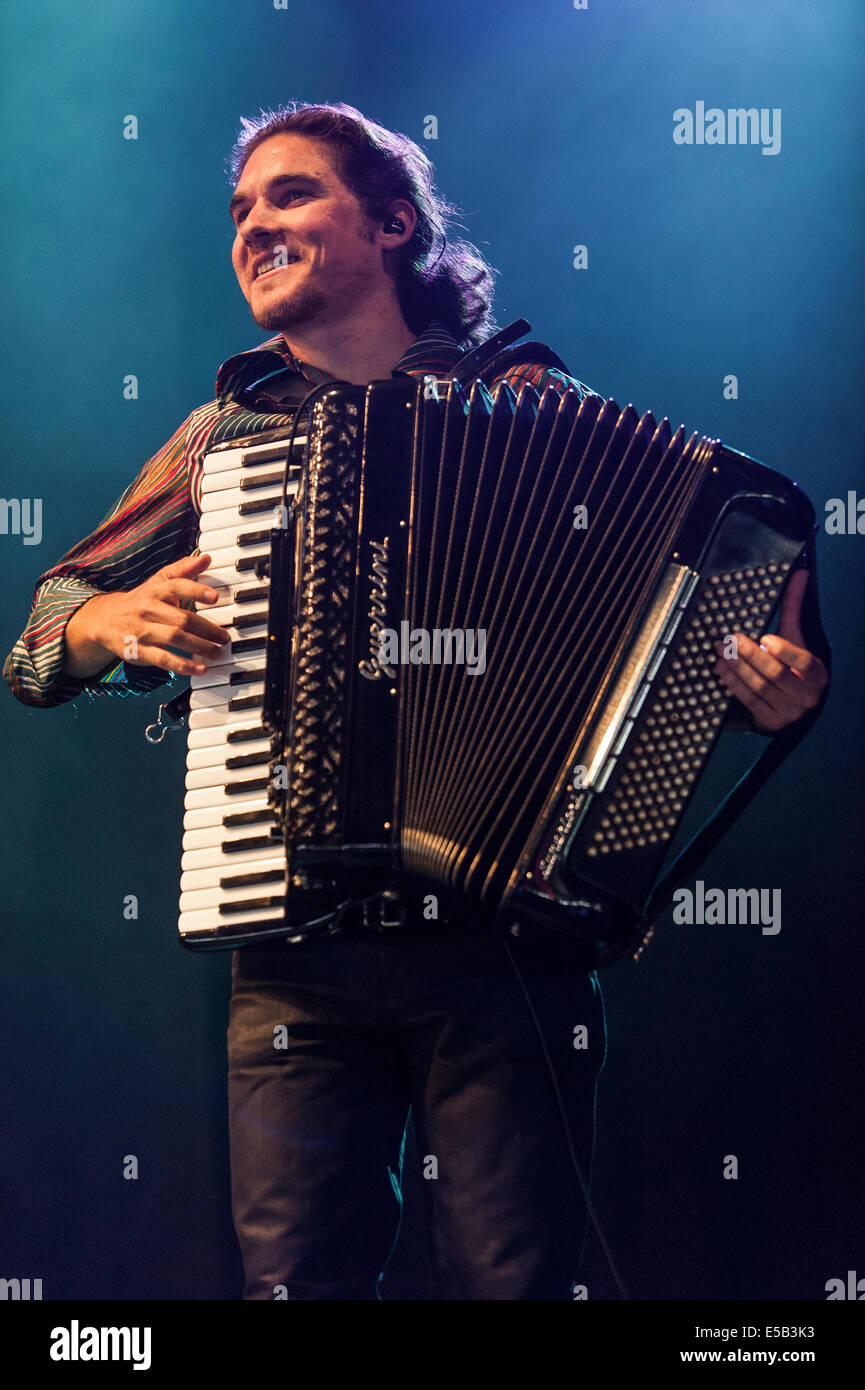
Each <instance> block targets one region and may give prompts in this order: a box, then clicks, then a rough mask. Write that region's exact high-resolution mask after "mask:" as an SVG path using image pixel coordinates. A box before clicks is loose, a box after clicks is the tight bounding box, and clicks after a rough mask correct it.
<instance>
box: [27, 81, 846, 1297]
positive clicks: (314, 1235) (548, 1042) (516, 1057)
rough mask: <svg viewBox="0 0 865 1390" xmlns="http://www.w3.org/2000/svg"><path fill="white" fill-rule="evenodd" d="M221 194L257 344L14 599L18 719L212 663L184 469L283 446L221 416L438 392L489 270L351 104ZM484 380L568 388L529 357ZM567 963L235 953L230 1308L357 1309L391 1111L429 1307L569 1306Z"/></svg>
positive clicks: (519, 955)
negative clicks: (30, 598)
mask: <svg viewBox="0 0 865 1390" xmlns="http://www.w3.org/2000/svg"><path fill="white" fill-rule="evenodd" d="M234 182H235V187H234V194H233V197H232V199H231V216H232V218H233V221H234V224H235V228H236V236H235V241H234V247H233V251H232V261H233V264H234V269H235V272H236V274H237V278H238V283H239V284H240V287H241V290H242V291H243V294H244V296H245V297H246V299H247V301H248V303H249V306H250V309H251V312H252V315H253V318H254V319H255V321H256V323H257V324H258V325H259V327H261V328H264V329H267V330H275V331H276V332H277V336H276V337H275V338H273V339H271V340H269V341H268V342H267V343H266V344H265V345H263V347H262V348H260V349H257V350H255V351H253V352H251V353H245V354H240V355H239V356H237V357H234V358H231V359H229V361H228V362H227V363H224V364H223V366H222V367H221V368H220V371H219V375H218V377H217V396H216V399H215V400H214V401H212V402H209V403H208V404H207V405H205V406H202V407H200V408H199V409H198V410H195V411H193V412H192V414H191V415H190V416H189V417H188V419H187V420H186V421H185V422H184V423H183V425H181V426H180V428H179V429H178V430H177V431H176V433H175V434H174V435H173V436H172V438H171V439H170V440H169V441H168V443H167V444H166V445H165V446H164V447H163V448H162V449H161V450H160V451H159V452H158V453H157V454H156V455H155V456H154V458H153V459H151V460H149V462H148V463H147V464H146V465H145V468H144V469H143V470H142V472H141V474H139V476H138V478H137V479H136V480H135V481H134V482H133V483H132V484H131V485H130V487H129V488H128V489H127V490H126V492H125V493H124V494H123V495H122V497H121V498H120V499H119V500H118V502H117V503H116V504H115V506H114V507H113V508H112V509H111V511H110V512H109V513H108V515H107V516H106V518H105V519H104V520H103V521H102V523H100V525H99V527H97V529H96V530H95V531H94V532H93V534H92V535H91V536H90V537H88V538H87V539H86V540H84V541H82V542H81V543H80V544H79V545H77V546H75V547H73V549H72V550H71V551H69V553H68V554H67V555H66V556H65V557H64V559H63V560H62V561H61V562H60V564H58V565H57V566H55V567H54V568H53V569H52V570H50V571H48V572H47V574H46V575H43V576H42V578H41V579H40V580H39V582H38V584H37V594H36V600H35V603H34V607H33V611H32V613H31V617H30V621H29V623H28V625H27V628H26V629H25V631H24V633H23V634H22V637H21V639H19V642H18V643H16V646H15V648H14V650H13V652H12V653H11V654H10V657H9V658H8V660H7V663H6V667H5V675H6V678H7V680H8V682H9V684H10V686H11V688H12V690H13V692H14V693H15V694H16V695H17V696H18V698H19V699H22V700H24V701H25V702H27V703H30V704H34V705H42V706H49V705H54V704H58V703H60V702H62V701H64V700H68V699H71V698H74V697H75V696H77V695H78V694H80V693H81V692H82V691H84V690H87V691H90V692H93V693H96V692H106V691H108V692H111V691H122V692H124V693H126V692H131V691H147V690H151V689H154V688H155V687H156V686H157V685H159V684H160V683H162V682H163V681H165V680H166V679H167V678H168V673H169V672H178V673H181V674H185V675H187V674H191V673H192V672H201V671H205V670H206V669H207V664H208V662H209V661H212V660H214V659H215V658H216V657H218V655H219V652H220V650H221V646H222V644H223V642H224V641H225V640H226V635H225V633H224V631H223V630H222V628H221V627H219V626H218V625H217V624H215V623H212V622H210V621H209V620H208V619H207V617H206V616H204V614H203V613H201V612H196V611H194V610H193V608H192V607H191V605H192V603H193V602H195V601H197V602H199V603H202V604H205V605H206V604H208V603H213V602H214V601H215V599H216V593H215V591H214V590H213V589H211V588H209V587H208V584H207V573H206V571H207V567H208V563H209V556H207V555H193V554H191V553H190V552H191V551H192V550H193V547H194V545H195V540H196V534H197V523H198V512H199V509H200V475H201V461H202V458H203V456H204V454H205V453H206V451H207V449H208V448H209V447H210V446H211V445H212V444H213V443H215V442H217V441H223V440H226V439H230V438H237V437H240V436H242V435H246V434H249V433H253V432H255V431H260V430H263V429H268V428H271V427H273V426H274V425H278V424H280V423H283V422H286V423H287V421H288V419H289V416H288V415H280V414H274V413H272V411H270V412H267V411H262V410H260V409H256V408H253V409H251V410H250V409H249V408H248V396H245V395H244V393H245V392H247V391H248V389H249V388H250V384H251V383H252V382H253V381H254V380H255V379H258V378H260V377H262V376H263V375H265V374H266V373H267V372H268V371H272V370H273V369H275V368H279V367H287V368H288V369H289V372H294V373H296V374H297V375H298V376H300V377H302V378H305V379H306V380H307V381H308V382H309V383H310V384H314V383H317V382H320V381H323V380H328V379H331V378H333V379H337V380H342V381H348V382H352V383H357V384H364V383H367V382H370V381H373V380H377V379H380V378H383V377H388V376H390V375H392V374H393V375H401V374H407V375H409V376H414V377H422V376H424V375H425V374H427V373H433V374H440V375H444V374H446V372H447V370H448V368H449V367H452V366H453V365H454V364H455V363H456V361H457V360H458V358H459V356H460V351H461V348H468V347H470V346H472V345H474V344H475V343H477V342H478V341H479V340H481V339H483V337H484V336H485V333H486V332H488V331H489V330H490V329H491V327H492V321H491V318H490V313H489V309H490V300H491V288H492V277H491V273H490V270H489V268H488V267H487V266H486V264H485V263H484V261H483V260H482V258H481V257H480V256H479V254H478V253H477V251H476V250H475V248H474V247H471V246H470V245H469V244H468V243H466V242H462V241H455V242H449V241H448V238H447V227H448V224H449V221H450V218H451V215H452V213H453V209H452V208H450V207H449V206H448V205H447V204H446V203H445V202H444V200H443V199H442V198H441V197H440V196H439V195H438V193H437V192H436V190H435V188H434V185H433V180H432V169H431V166H430V165H429V161H428V160H427V158H426V156H425V155H424V154H423V152H422V150H420V148H419V147H418V146H416V145H414V144H413V142H411V141H409V140H407V139H406V138H405V137H403V136H399V135H396V134H394V133H393V132H390V131H386V130H384V129H383V128H382V127H380V126H376V125H374V124H373V123H372V122H369V121H367V120H366V119H365V118H364V117H362V116H361V115H360V113H359V112H357V111H355V110H354V109H353V108H351V107H346V106H342V105H339V106H330V107H321V106H305V105H297V104H294V105H292V106H290V107H288V108H285V109H283V110H281V111H280V112H277V113H275V114H271V113H268V114H267V115H264V116H262V118H261V120H260V121H257V122H244V130H243V132H242V134H241V137H240V140H239V141H238V145H237V147H236V149H235V155H234ZM500 380H506V381H508V382H509V383H511V384H512V385H514V386H517V385H518V384H519V383H520V382H521V381H530V382H532V383H533V384H535V385H537V386H540V387H543V386H544V385H546V384H548V383H551V384H553V385H554V386H555V387H556V389H558V390H566V389H568V388H570V389H573V390H576V391H577V392H579V393H584V392H585V391H586V390H587V388H585V387H584V386H583V385H582V384H581V383H579V382H578V381H576V380H574V379H573V378H568V377H565V376H564V375H563V374H562V373H560V372H557V371H555V370H552V369H549V370H548V369H546V368H544V367H543V366H541V365H538V364H533V363H531V362H530V361H529V362H527V363H522V364H519V365H517V366H515V367H512V368H511V369H510V370H509V371H508V372H506V373H504V374H503V375H502V377H501V378H500ZM498 384H499V382H498V381H497V382H496V383H495V385H498ZM805 580H806V576H801V577H799V576H796V577H794V582H792V583H791V584H790V586H789V589H788V595H787V599H786V601H785V605H784V610H783V615H782V620H781V628H780V632H779V635H777V636H775V637H767V638H766V639H764V642H763V644H762V645H761V646H758V645H757V644H755V643H753V642H749V641H748V639H747V638H745V637H744V636H742V637H740V643H739V658H740V659H739V661H738V662H737V665H736V672H735V674H733V673H731V671H730V670H729V668H728V667H727V666H725V667H724V669H723V671H722V672H721V674H722V678H723V679H724V680H725V681H726V682H727V684H728V686H729V688H730V689H731V690H732V691H733V692H734V693H735V694H736V695H737V696H738V697H739V699H740V700H741V703H742V705H744V706H745V707H746V708H747V710H748V711H749V712H750V715H751V718H752V720H753V727H754V728H755V729H757V730H758V731H760V732H765V733H773V732H776V731H777V730H779V729H781V728H783V727H785V726H786V725H787V724H789V723H791V722H793V721H795V720H796V719H798V718H800V717H801V716H802V715H803V714H804V713H805V712H806V711H807V710H808V709H810V708H813V706H814V705H815V704H816V703H817V701H818V700H819V697H820V693H821V691H822V689H823V686H824V685H825V670H824V668H823V667H822V663H820V662H819V661H818V659H817V658H816V657H813V656H811V655H810V654H809V653H808V652H807V651H806V650H805V649H804V645H803V642H802V638H801V633H800V631H799V627H798V622H799V609H800V606H801V601H802V588H803V583H804V582H805ZM178 653H179V654H178ZM118 659H119V662H120V664H118ZM719 669H720V663H719ZM511 953H512V954H511ZM592 966H593V960H592V957H591V956H590V955H589V954H588V953H587V951H586V948H584V947H583V946H582V945H580V944H578V943H576V942H575V941H572V940H570V939H567V938H563V939H558V938H556V939H552V938H550V937H546V936H544V935H543V934H541V933H536V934H531V933H525V934H524V936H522V937H520V938H518V939H517V940H515V941H514V942H513V943H512V944H511V946H510V947H509V948H508V949H506V948H505V947H504V946H503V944H502V943H501V942H498V941H494V940H492V939H491V938H490V937H488V936H487V935H485V934H483V933H480V932H472V931H471V930H466V929H459V928H457V927H456V926H454V925H451V924H446V923H429V922H410V923H409V924H407V926H406V927H405V928H404V929H402V928H400V929H390V930H389V931H386V932H382V933H374V932H372V931H370V930H368V929H367V928H365V927H364V926H363V925H362V924H360V923H358V922H351V923H349V924H348V925H347V927H346V928H345V930H344V931H343V932H342V933H341V934H340V935H338V936H337V937H335V938H333V939H331V940H327V941H322V942H307V943H304V944H302V945H299V946H295V947H286V946H284V945H281V944H279V945H270V946H267V947H262V946H247V947H244V948H242V949H240V950H238V951H236V952H235V954H234V960H233V990H232V1001H231V1016H230V1023H229V1029H228V1055H229V1099H230V1126H231V1164H232V1209H233V1215H234V1221H235V1226H236V1229H237V1233H238V1238H239V1241H240V1245H241V1249H242V1253H243V1258H244V1268H245V1273H246V1286H245V1296H246V1297H248V1298H273V1297H288V1298H290V1299H369V1298H374V1297H376V1296H377V1292H376V1290H377V1279H378V1276H379V1273H380V1271H381V1269H382V1267H383V1265H384V1263H385V1261H386V1258H387V1255H388V1252H389V1250H390V1248H391V1246H392V1243H393V1240H394V1237H395V1233H396V1229H397V1224H398V1206H397V1203H396V1202H395V1200H394V1192H393V1183H392V1175H393V1174H394V1173H395V1172H397V1171H398V1169H399V1166H400V1153H401V1140H402V1135H403V1131H404V1128H405V1124H406V1118H407V1113H408V1110H409V1106H411V1107H412V1108H413V1114H414V1122H415V1132H416V1136H417V1141H418V1151H419V1154H420V1156H421V1160H422V1162H423V1164H424V1183H423V1190H424V1198H425V1202H426V1209H427V1215H428V1219H429V1227H430V1232H431V1237H432V1253H433V1264H434V1270H435V1277H436V1280H437V1284H438V1288H437V1292H438V1295H439V1297H442V1298H448V1299H456V1298H468V1299H566V1298H569V1297H570V1296H571V1286H572V1283H573V1281H574V1280H575V1279H576V1276H577V1268H578V1263H579V1254H580V1246H581V1238H582V1232H583V1226H584V1216H585V1212H584V1204H583V1200H582V1197H581V1194H580V1187H579V1184H578V1172H577V1170H579V1172H580V1173H581V1174H583V1175H584V1176H586V1177H587V1175H588V1170H589V1166H590V1160H591V1150H592V1137H593V1107H594V1091H595V1084H596V1080H597V1075H598V1072H599V1070H600V1068H601V1066H602V1064H603V1057H604V1046H605V1035H604V1023H603V1009H602V1003H601V999H600V993H599V990H598V986H597V978H596V976H595V974H594V971H593V969H592ZM515 967H518V969H517V968H515ZM580 1025H583V1026H585V1028H586V1030H587V1033H586V1036H587V1039H588V1046H587V1047H585V1048H577V1047H575V1046H574V1034H575V1030H576V1029H577V1028H578V1027H579V1026H580ZM282 1029H284V1030H285V1031H284V1035H283V1036H284V1038H285V1039H286V1040H287V1045H286V1047H284V1048H280V1049H279V1050H277V1049H275V1048H274V1034H275V1030H282ZM539 1033H543V1041H542V1040H541V1037H540V1036H539ZM550 1068H552V1072H553V1074H554V1077H555V1080H554V1079H553V1075H551V1071H550Z"/></svg>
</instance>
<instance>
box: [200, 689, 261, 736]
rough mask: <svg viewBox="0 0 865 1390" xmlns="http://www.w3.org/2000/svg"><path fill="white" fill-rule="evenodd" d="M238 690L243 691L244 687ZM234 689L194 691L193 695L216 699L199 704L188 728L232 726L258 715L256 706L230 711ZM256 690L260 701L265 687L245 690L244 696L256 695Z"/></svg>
mask: <svg viewBox="0 0 865 1390" xmlns="http://www.w3.org/2000/svg"><path fill="white" fill-rule="evenodd" d="M238 688H239V689H242V688H243V687H238ZM234 689H235V687H234V686H232V687H230V688H229V687H228V686H213V687H211V688H210V689H204V690H194V691H193V692H192V693H193V695H207V694H211V695H213V696H214V697H215V698H214V699H213V700H211V701H209V702H208V703H207V704H203V703H199V705H198V707H197V708H193V709H191V710H190V714H189V719H188V721H187V723H188V727H189V728H190V729H206V728H213V727H214V726H216V725H222V724H225V723H228V724H229V725H231V724H232V723H234V722H235V721H237V720H241V719H249V718H251V717H252V716H253V715H254V714H256V713H257V708H260V707H256V706H254V705H247V706H245V707H244V708H242V709H234V710H229V709H228V704H229V701H230V700H233V699H234ZM256 689H257V696H256V698H259V699H260V698H261V697H262V695H263V692H264V686H263V685H261V686H259V687H257V688H256V687H253V688H252V689H251V690H249V689H247V690H245V691H244V696H245V697H246V696H252V695H254V694H256Z"/></svg>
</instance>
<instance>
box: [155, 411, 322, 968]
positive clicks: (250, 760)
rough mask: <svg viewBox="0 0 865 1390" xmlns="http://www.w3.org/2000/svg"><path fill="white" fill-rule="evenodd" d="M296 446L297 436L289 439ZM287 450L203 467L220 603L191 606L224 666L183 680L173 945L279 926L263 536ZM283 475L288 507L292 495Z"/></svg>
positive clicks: (205, 526)
mask: <svg viewBox="0 0 865 1390" xmlns="http://www.w3.org/2000/svg"><path fill="white" fill-rule="evenodd" d="M296 443H297V445H298V446H302V445H303V444H304V443H305V437H304V438H301V437H298V439H297V441H296ZM286 455H287V444H286V442H285V440H284V439H283V440H282V442H281V443H279V444H275V443H266V444H259V445H252V446H249V445H245V446H243V447H235V448H224V447H223V448H218V449H216V450H213V451H212V452H211V453H209V454H208V455H207V456H206V458H205V460H204V467H203V473H202V484H201V529H200V535H199V549H200V550H201V552H202V553H205V554H209V555H210V556H211V566H210V568H209V570H208V571H207V572H206V573H205V574H204V575H202V579H203V580H205V581H206V582H207V583H209V584H210V585H211V586H212V587H213V588H215V589H216V590H217V591H218V593H219V599H218V601H217V603H216V604H215V605H211V604H206V605H201V607H202V609H203V610H204V611H206V613H207V616H208V618H209V619H210V620H211V621H212V622H214V623H218V624H220V625H221V626H223V627H225V628H227V629H228V631H229V634H230V638H231V641H230V643H229V644H227V646H226V648H225V651H224V655H223V656H221V657H220V658H219V660H217V661H216V662H214V663H212V664H211V665H210V666H209V667H208V669H207V671H205V672H203V673H202V674H201V675H193V676H192V678H191V685H192V695H191V701H190V709H189V737H188V743H187V764H186V796H185V801H184V817H183V854H182V859H181V881H180V889H181V892H180V919H179V930H180V934H181V938H184V937H186V936H194V937H196V938H197V939H207V938H209V937H212V938H214V940H216V939H218V940H219V942H220V944H226V943H227V941H230V939H231V937H232V934H233V930H234V929H235V928H236V927H238V926H241V924H242V925H243V927H245V928H246V929H247V930H249V928H250V926H251V924H253V923H255V924H258V923H260V924H261V925H262V926H266V925H278V924H279V923H280V922H281V921H283V920H284V918H285V864H286V860H285V847H284V844H283V840H282V834H281V831H280V828H279V825H278V820H277V814H276V811H275V809H274V808H273V806H272V805H271V804H270V797H269V788H270V781H271V768H270V764H271V760H272V757H273V750H272V746H271V737H270V735H269V734H268V732H267V731H266V729H265V728H264V727H263V725H262V700H263V694H264V669H265V662H266V647H267V631H268V628H267V615H268V592H269V573H268V557H269V554H270V542H271V531H272V529H273V527H275V526H278V525H280V524H283V525H284V524H285V522H284V517H282V516H281V513H280V508H281V506H282V497H283V475H284V470H285V460H286ZM298 478H299V467H298V466H292V467H291V468H290V470H289V480H288V485H287V488H286V496H287V497H288V498H290V497H291V496H293V495H294V493H295V492H296V491H297V486H298Z"/></svg>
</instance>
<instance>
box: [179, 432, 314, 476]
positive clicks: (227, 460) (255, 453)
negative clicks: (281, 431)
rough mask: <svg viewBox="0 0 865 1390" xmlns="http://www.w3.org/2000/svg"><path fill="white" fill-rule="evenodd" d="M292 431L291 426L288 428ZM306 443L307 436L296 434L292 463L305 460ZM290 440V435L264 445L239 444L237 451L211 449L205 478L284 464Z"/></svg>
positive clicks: (207, 457) (205, 464) (206, 463)
mask: <svg viewBox="0 0 865 1390" xmlns="http://www.w3.org/2000/svg"><path fill="white" fill-rule="evenodd" d="M288 429H289V430H290V429H291V426H288ZM305 443H306V435H305V434H296V435H295V437H294V443H293V445H292V449H293V454H292V462H293V463H300V462H301V460H302V458H303V453H304V449H303V446H304V445H305ZM288 447H289V438H288V434H286V437H285V439H284V440H281V439H280V440H273V439H271V440H269V441H267V442H266V443H264V444H239V445H238V446H237V448H236V449H211V451H210V453H209V454H206V455H205V458H204V471H205V476H208V475H210V474H213V473H224V472H227V471H228V470H229V469H232V468H240V467H243V470H244V472H246V470H247V469H249V468H259V467H263V466H264V465H265V464H269V465H270V466H271V467H273V466H274V465H275V464H280V463H284V462H285V459H286V457H287V455H288Z"/></svg>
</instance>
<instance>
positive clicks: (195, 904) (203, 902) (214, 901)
mask: <svg viewBox="0 0 865 1390" xmlns="http://www.w3.org/2000/svg"><path fill="white" fill-rule="evenodd" d="M277 895H280V896H283V897H284V896H285V880H283V882H282V883H281V884H280V883H277V882H275V881H274V882H273V883H249V884H247V885H246V886H245V887H243V888H218V887H217V888H198V889H195V890H193V891H191V892H190V891H187V890H184V891H182V892H181V894H180V911H181V912H195V911H197V910H200V909H201V908H208V907H215V908H219V907H221V906H222V905H223V903H231V902H235V903H236V902H245V901H247V900H248V899H249V898H264V897H276V896H277Z"/></svg>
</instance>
